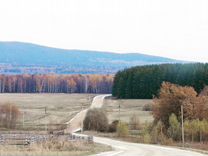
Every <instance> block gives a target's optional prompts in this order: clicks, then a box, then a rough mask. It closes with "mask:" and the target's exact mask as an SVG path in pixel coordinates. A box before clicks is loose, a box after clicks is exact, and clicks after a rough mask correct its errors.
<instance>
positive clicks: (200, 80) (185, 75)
mask: <svg viewBox="0 0 208 156" xmlns="http://www.w3.org/2000/svg"><path fill="white" fill-rule="evenodd" d="M163 81H167V82H171V83H175V84H179V85H182V86H186V85H187V86H193V87H194V88H195V90H196V91H197V92H198V93H199V92H200V91H201V90H202V89H203V88H204V86H205V85H208V64H202V63H196V64H163V65H150V66H140V67H133V68H130V69H126V70H123V71H120V72H118V73H117V74H116V76H115V78H114V85H113V96H116V97H118V98H130V99H131V98H133V99H137V98H138V99H150V98H152V97H153V96H154V95H157V94H158V91H159V89H160V86H161V83H162V82H163Z"/></svg>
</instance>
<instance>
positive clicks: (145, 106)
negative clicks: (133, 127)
mask: <svg viewBox="0 0 208 156" xmlns="http://www.w3.org/2000/svg"><path fill="white" fill-rule="evenodd" d="M142 110H143V111H152V104H151V103H147V104H145V105H144V106H143V108H142Z"/></svg>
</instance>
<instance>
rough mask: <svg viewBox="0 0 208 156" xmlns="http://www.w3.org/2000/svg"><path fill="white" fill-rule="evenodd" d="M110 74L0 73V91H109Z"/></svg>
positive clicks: (111, 77) (110, 83) (110, 89)
mask: <svg viewBox="0 0 208 156" xmlns="http://www.w3.org/2000/svg"><path fill="white" fill-rule="evenodd" d="M112 83H113V76H112V75H0V93H111V91H112Z"/></svg>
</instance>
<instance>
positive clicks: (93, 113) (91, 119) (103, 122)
mask: <svg viewBox="0 0 208 156" xmlns="http://www.w3.org/2000/svg"><path fill="white" fill-rule="evenodd" d="M84 130H95V131H99V132H106V131H107V130H108V118H107V116H106V114H105V112H104V111H103V110H101V109H97V108H94V109H90V110H88V112H87V114H86V117H85V119H84Z"/></svg>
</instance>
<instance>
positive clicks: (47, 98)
mask: <svg viewBox="0 0 208 156" xmlns="http://www.w3.org/2000/svg"><path fill="white" fill-rule="evenodd" d="M94 96H95V95H94V94H0V103H5V102H11V103H14V104H15V105H17V106H18V107H19V108H20V111H21V112H22V113H21V117H20V118H21V120H20V121H19V122H20V124H23V121H24V126H25V127H27V126H29V125H39V124H62V123H65V122H67V121H69V120H70V119H71V118H72V117H73V116H74V115H75V114H76V113H78V112H79V111H81V109H82V107H83V109H85V108H88V107H89V106H90V104H91V102H92V99H93V97H94ZM45 108H46V112H45Z"/></svg>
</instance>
